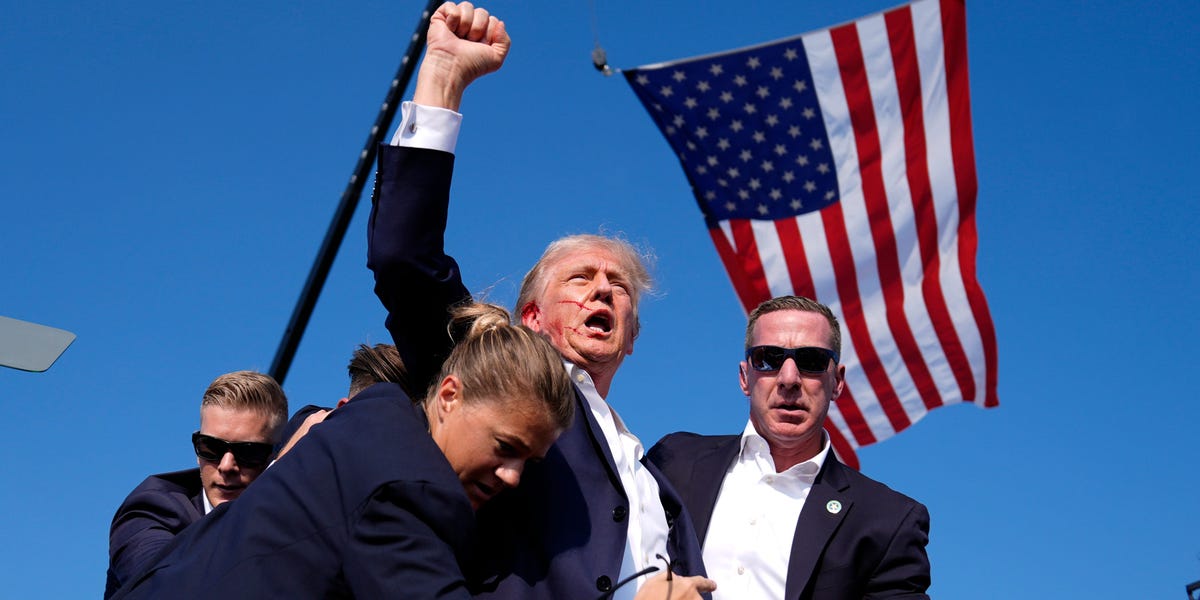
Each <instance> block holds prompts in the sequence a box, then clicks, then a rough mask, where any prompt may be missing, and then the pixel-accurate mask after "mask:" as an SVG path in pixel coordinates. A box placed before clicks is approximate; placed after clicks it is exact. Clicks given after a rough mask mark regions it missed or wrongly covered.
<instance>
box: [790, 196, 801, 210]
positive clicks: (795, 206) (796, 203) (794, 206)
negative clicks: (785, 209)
mask: <svg viewBox="0 0 1200 600" xmlns="http://www.w3.org/2000/svg"><path fill="white" fill-rule="evenodd" d="M791 204H792V210H797V211H798V210H800V207H801V206H804V203H803V202H801V201H799V200H797V199H796V198H792V203H791Z"/></svg>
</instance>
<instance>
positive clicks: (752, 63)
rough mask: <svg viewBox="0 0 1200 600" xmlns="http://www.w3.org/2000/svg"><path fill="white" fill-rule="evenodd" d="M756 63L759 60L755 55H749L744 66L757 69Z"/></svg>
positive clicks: (757, 63)
mask: <svg viewBox="0 0 1200 600" xmlns="http://www.w3.org/2000/svg"><path fill="white" fill-rule="evenodd" d="M758 65H759V62H758V57H757V56H751V57H750V59H749V60H747V61H746V66H747V67H750V68H751V69H757V68H758Z"/></svg>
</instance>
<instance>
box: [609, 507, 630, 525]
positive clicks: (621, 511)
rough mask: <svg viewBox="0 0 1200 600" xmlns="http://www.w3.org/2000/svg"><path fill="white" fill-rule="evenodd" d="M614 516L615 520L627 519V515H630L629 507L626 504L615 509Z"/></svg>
mask: <svg viewBox="0 0 1200 600" xmlns="http://www.w3.org/2000/svg"><path fill="white" fill-rule="evenodd" d="M612 516H613V520H614V521H616V522H618V523H620V522H621V521H624V520H625V517H627V516H629V509H627V508H625V507H624V506H618V507H616V508H614V509H613V512H612Z"/></svg>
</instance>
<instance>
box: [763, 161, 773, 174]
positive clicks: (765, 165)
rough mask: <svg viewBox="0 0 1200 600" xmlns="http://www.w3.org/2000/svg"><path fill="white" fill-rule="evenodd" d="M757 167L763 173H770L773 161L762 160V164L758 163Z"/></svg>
mask: <svg viewBox="0 0 1200 600" xmlns="http://www.w3.org/2000/svg"><path fill="white" fill-rule="evenodd" d="M759 168H760V169H762V170H763V172H764V173H770V172H771V171H774V170H775V163H773V162H771V161H769V160H764V161H762V164H761V165H759Z"/></svg>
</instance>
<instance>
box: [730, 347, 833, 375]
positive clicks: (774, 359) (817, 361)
mask: <svg viewBox="0 0 1200 600" xmlns="http://www.w3.org/2000/svg"><path fill="white" fill-rule="evenodd" d="M789 358H790V359H792V360H793V361H795V363H796V369H797V370H799V371H800V372H801V373H808V374H809V375H819V374H821V373H824V372H825V369H827V368H829V361H833V364H835V365H836V364H837V362H838V353H837V352H834V351H833V350H830V349H828V348H818V347H816V346H803V347H800V348H781V347H779V346H751V347H750V348H747V349H746V362H747V363H749V365H750V368H752V369H754V370H755V371H759V372H764V373H769V372H772V371H778V370H779V369H782V368H783V363H784V361H786V360H787V359H789Z"/></svg>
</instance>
